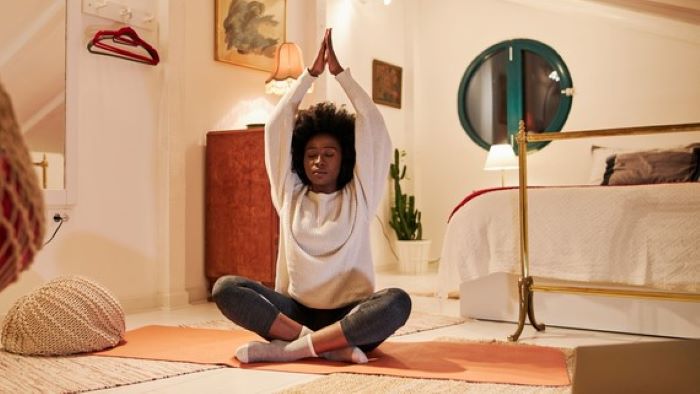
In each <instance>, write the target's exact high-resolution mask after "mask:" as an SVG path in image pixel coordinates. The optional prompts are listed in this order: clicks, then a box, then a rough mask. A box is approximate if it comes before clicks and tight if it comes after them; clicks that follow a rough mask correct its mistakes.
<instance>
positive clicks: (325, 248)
mask: <svg viewBox="0 0 700 394" xmlns="http://www.w3.org/2000/svg"><path fill="white" fill-rule="evenodd" d="M336 79H337V81H338V82H339V83H340V85H341V86H342V87H343V89H344V90H345V93H346V94H347V95H348V97H349V98H350V101H351V102H352V105H353V107H354V108H355V111H356V120H355V151H356V156H357V160H356V164H355V169H354V172H353V179H352V181H350V182H349V183H348V184H347V185H346V186H345V187H343V189H341V190H338V191H336V192H334V193H330V194H324V193H315V192H312V191H311V190H309V188H308V186H305V185H304V184H303V183H302V182H301V180H300V179H299V177H298V176H297V174H295V173H294V172H292V157H291V144H292V132H293V128H294V120H295V115H296V113H297V110H298V107H299V103H300V102H301V100H302V98H303V97H304V94H305V93H306V91H307V90H308V89H309V87H310V86H311V83H312V82H313V81H314V80H315V78H314V77H313V76H311V75H310V74H309V73H308V71H305V72H304V73H303V74H302V75H301V76H300V77H299V79H298V80H297V81H296V82H295V85H294V87H293V88H292V90H291V91H290V92H289V93H287V94H286V95H285V96H284V97H283V98H282V99H281V100H280V102H279V104H277V107H276V108H275V111H274V112H273V114H272V116H271V118H270V121H269V122H268V124H267V126H266V127H265V166H266V167H267V173H268V176H269V177H270V185H271V194H272V202H273V204H274V206H275V208H276V209H277V213H278V214H279V216H280V238H279V252H278V256H277V277H276V281H275V289H276V290H277V291H279V292H281V293H283V294H288V295H290V296H291V297H292V298H294V299H295V300H297V301H299V302H301V303H302V304H304V305H306V306H308V307H312V308H319V309H330V308H337V307H341V306H344V305H347V304H349V303H350V302H353V301H356V300H358V299H361V298H364V297H366V296H368V295H370V294H372V292H373V291H374V265H373V263H372V252H371V248H370V231H369V224H370V221H371V219H372V217H373V216H374V212H375V210H376V209H377V206H378V205H379V203H380V201H381V199H382V194H383V192H384V189H385V186H386V180H387V173H388V170H389V160H390V158H391V152H392V146H391V140H390V139H389V134H388V133H387V130H386V126H385V125H384V119H383V118H382V115H381V114H380V113H379V110H378V109H377V107H376V106H375V105H374V103H372V100H371V99H370V98H369V96H368V95H367V93H365V91H364V90H362V87H360V85H358V84H357V82H355V80H354V79H352V76H351V75H350V71H349V70H348V69H345V71H343V72H342V73H340V74H338V75H337V76H336Z"/></svg>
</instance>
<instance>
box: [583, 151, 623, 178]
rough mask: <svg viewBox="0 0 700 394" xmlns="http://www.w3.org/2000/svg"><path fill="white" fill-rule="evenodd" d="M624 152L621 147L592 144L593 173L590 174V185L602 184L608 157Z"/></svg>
mask: <svg viewBox="0 0 700 394" xmlns="http://www.w3.org/2000/svg"><path fill="white" fill-rule="evenodd" d="M622 152H624V151H623V150H621V149H616V148H610V147H606V146H598V145H593V146H591V174H590V175H589V176H588V184H589V185H602V184H603V177H604V176H605V169H606V168H607V162H608V158H610V157H611V156H615V155H616V154H618V153H622Z"/></svg>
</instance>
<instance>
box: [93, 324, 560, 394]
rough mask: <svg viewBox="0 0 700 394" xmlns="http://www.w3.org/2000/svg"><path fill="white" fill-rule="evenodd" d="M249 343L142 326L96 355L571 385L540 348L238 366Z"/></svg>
mask: <svg viewBox="0 0 700 394" xmlns="http://www.w3.org/2000/svg"><path fill="white" fill-rule="evenodd" d="M253 340H261V339H260V337H259V336H257V335H256V334H254V333H251V332H248V331H243V330H215V329H201V328H185V327H170V326H146V327H142V328H139V329H136V330H132V331H128V332H127V333H126V340H125V342H124V343H123V344H120V345H118V346H117V347H115V348H112V349H109V350H106V351H103V352H98V353H95V354H96V355H99V356H112V357H130V358H142V359H151V360H167V361H183V362H192V363H202V364H225V365H229V366H231V367H236V368H246V369H258V370H268V371H284V372H301V373H315V374H329V373H340V372H342V373H363V374H375V375H391V376H399V377H409V378H424V379H456V380H465V381H470V382H491V383H511V384H527V385H541V386H565V385H568V384H569V375H568V373H567V370H566V360H565V357H564V354H563V353H562V352H561V351H559V350H557V349H553V348H547V347H540V346H530V345H512V344H499V343H466V342H439V341H430V342H391V341H389V342H385V343H383V344H382V345H381V346H380V347H379V348H378V349H376V350H375V351H373V352H371V353H370V354H369V355H368V356H369V357H370V362H369V363H367V364H346V363H339V362H333V361H326V360H323V359H306V360H303V361H297V362H291V363H253V364H241V363H239V362H238V360H236V358H235V357H233V354H234V351H235V349H236V348H237V347H238V346H240V345H242V344H244V343H246V342H249V341H253Z"/></svg>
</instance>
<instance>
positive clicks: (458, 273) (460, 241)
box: [438, 183, 700, 296]
mask: <svg viewBox="0 0 700 394" xmlns="http://www.w3.org/2000/svg"><path fill="white" fill-rule="evenodd" d="M528 202H529V221H530V222H529V224H530V226H529V237H530V242H529V246H530V275H531V276H535V277H540V278H554V279H561V280H571V281H585V282H596V283H604V284H624V285H636V286H645V287H653V288H657V289H662V290H673V291H687V292H699V291H700V183H679V184H660V185H639V186H600V187H590V186H582V187H558V188H541V189H529V190H528ZM518 248H519V221H518V190H517V189H511V190H497V191H492V192H488V193H485V194H483V195H479V196H476V197H475V198H474V199H472V200H471V201H469V202H468V203H466V204H465V205H464V206H462V207H461V208H460V209H459V210H458V211H457V212H456V213H455V214H454V215H453V216H452V219H451V220H450V222H449V224H448V226H447V231H446V234H445V240H444V245H443V249H442V257H441V259H440V268H439V273H438V279H439V282H438V283H440V284H439V286H440V289H438V291H439V293H440V294H441V295H443V296H444V295H446V294H447V293H448V292H450V291H455V290H457V289H458V287H459V284H460V283H461V282H464V281H469V280H473V279H477V278H480V277H483V276H486V275H489V274H491V273H495V272H506V273H513V274H519V273H520V263H519V261H520V260H519V250H518Z"/></svg>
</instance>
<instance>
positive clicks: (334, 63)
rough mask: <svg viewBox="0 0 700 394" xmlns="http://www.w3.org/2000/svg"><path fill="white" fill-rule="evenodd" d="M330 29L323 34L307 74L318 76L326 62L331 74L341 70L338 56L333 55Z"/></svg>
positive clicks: (336, 73) (338, 72)
mask: <svg viewBox="0 0 700 394" xmlns="http://www.w3.org/2000/svg"><path fill="white" fill-rule="evenodd" d="M331 30H332V29H330V28H329V29H326V33H325V34H324V36H323V41H322V42H321V47H320V48H319V50H318V54H317V55H316V59H315V60H314V62H313V64H312V65H311V67H310V68H309V69H308V70H309V74H311V75H312V76H314V77H318V76H319V75H321V74H322V73H323V70H324V69H325V68H326V64H328V71H330V73H331V74H333V75H338V74H340V73H341V72H343V67H342V66H341V65H340V62H338V57H337V56H336V55H335V51H334V50H333V41H332V39H331Z"/></svg>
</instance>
